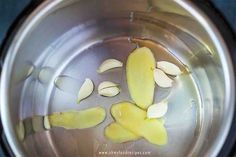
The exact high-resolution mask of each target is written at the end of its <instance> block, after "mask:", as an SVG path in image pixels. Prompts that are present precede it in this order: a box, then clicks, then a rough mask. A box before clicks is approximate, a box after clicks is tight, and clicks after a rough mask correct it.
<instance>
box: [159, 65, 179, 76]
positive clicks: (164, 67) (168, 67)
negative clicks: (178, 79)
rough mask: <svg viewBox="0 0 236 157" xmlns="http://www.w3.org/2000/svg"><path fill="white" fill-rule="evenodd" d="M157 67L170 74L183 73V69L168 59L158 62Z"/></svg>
mask: <svg viewBox="0 0 236 157" xmlns="http://www.w3.org/2000/svg"><path fill="white" fill-rule="evenodd" d="M157 68H159V69H161V70H162V71H163V72H165V73H166V74H169V75H175V76H176V75H179V74H181V73H182V72H181V70H180V68H179V67H178V66H176V65H175V64H173V63H171V62H167V61H159V62H157Z"/></svg>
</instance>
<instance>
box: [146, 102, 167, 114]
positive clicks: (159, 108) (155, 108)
mask: <svg viewBox="0 0 236 157" xmlns="http://www.w3.org/2000/svg"><path fill="white" fill-rule="evenodd" d="M167 109H168V102H167V101H166V100H163V101H162V102H159V103H157V104H153V105H151V106H149V108H148V110H147V117H148V118H161V117H163V116H164V115H165V114H166V112H167Z"/></svg>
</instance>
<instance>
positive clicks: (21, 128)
mask: <svg viewBox="0 0 236 157" xmlns="http://www.w3.org/2000/svg"><path fill="white" fill-rule="evenodd" d="M16 133H17V135H18V138H19V140H20V141H23V140H24V138H25V126H24V123H23V122H22V121H20V122H19V123H18V124H17V125H16Z"/></svg>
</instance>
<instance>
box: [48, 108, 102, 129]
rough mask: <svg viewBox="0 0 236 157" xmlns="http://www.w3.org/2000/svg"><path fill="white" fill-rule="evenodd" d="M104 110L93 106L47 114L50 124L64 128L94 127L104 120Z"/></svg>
mask: <svg viewBox="0 0 236 157" xmlns="http://www.w3.org/2000/svg"><path fill="white" fill-rule="evenodd" d="M105 118H106V111H105V110H104V109H103V108H102V107H94V108H90V109H86V110H82V111H76V110H71V111H66V112H55V113H53V114H51V115H49V116H48V120H49V123H50V125H51V126H54V127H63V128H65V129H85V128H90V127H94V126H96V125H98V124H100V123H102V122H103V121H104V119H105Z"/></svg>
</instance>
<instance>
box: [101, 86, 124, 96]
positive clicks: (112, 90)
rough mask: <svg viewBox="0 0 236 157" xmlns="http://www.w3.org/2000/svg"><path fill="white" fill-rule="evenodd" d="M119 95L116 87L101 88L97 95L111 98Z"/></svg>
mask: <svg viewBox="0 0 236 157" xmlns="http://www.w3.org/2000/svg"><path fill="white" fill-rule="evenodd" d="M119 93H120V89H119V88H118V87H108V88H103V89H102V90H99V91H98V94H99V95H102V96H107V97H113V96H116V95H117V94H119Z"/></svg>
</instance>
